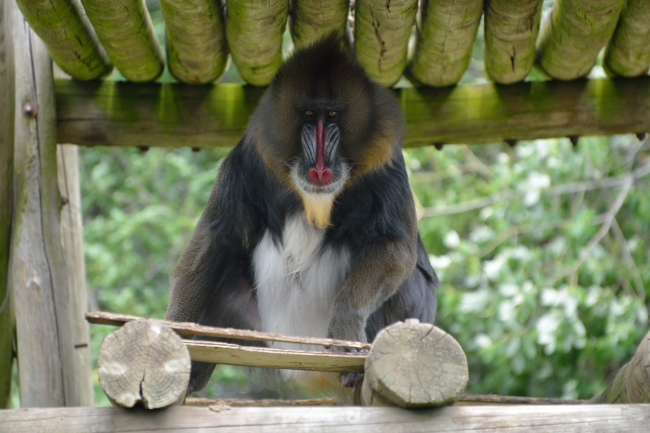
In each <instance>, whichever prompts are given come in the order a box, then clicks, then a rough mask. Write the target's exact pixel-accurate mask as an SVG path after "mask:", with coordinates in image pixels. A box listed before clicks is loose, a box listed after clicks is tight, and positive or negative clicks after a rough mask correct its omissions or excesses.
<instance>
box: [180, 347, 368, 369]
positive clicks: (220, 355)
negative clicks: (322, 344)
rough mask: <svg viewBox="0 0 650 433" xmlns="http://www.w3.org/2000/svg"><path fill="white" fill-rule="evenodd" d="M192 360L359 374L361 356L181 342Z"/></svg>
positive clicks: (362, 362)
mask: <svg viewBox="0 0 650 433" xmlns="http://www.w3.org/2000/svg"><path fill="white" fill-rule="evenodd" d="M184 343H185V345H186V346H187V348H188V349H189V351H190V357H191V358H192V361H198V362H207V363H211V364H228V365H240V366H244V367H259V368H279V369H289V370H305V371H325V372H336V373H338V372H350V373H362V372H363V366H364V364H365V362H366V354H364V353H340V352H315V351H307V350H288V349H273V348H267V347H248V346H239V345H237V344H228V343H218V342H213V341H199V340H184Z"/></svg>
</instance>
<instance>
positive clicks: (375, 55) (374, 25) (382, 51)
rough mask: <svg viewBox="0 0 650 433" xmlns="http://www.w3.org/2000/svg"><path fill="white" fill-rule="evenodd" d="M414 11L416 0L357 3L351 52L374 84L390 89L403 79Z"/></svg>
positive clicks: (378, 0) (370, 0)
mask: <svg viewBox="0 0 650 433" xmlns="http://www.w3.org/2000/svg"><path fill="white" fill-rule="evenodd" d="M417 9H418V2H417V0H393V1H385V0H356V2H355V12H354V45H355V49H354V52H355V55H356V57H357V60H358V61H359V63H361V65H362V66H363V68H364V69H365V70H366V72H367V73H368V76H370V78H372V80H373V81H375V82H377V83H379V84H383V85H384V86H386V87H391V86H393V85H394V84H395V83H397V81H398V80H399V79H400V78H401V77H402V72H404V68H405V67H406V53H407V51H408V43H409V36H411V28H412V24H413V22H414V21H415V13H416V12H417Z"/></svg>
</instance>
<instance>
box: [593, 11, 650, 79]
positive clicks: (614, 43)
mask: <svg viewBox="0 0 650 433" xmlns="http://www.w3.org/2000/svg"><path fill="white" fill-rule="evenodd" d="M603 67H604V68H605V71H607V73H608V74H610V75H620V76H623V77H638V76H640V75H644V74H646V73H647V72H648V68H650V2H648V1H647V0H628V1H627V2H626V3H625V7H624V8H623V11H622V12H621V17H620V18H619V21H618V24H617V25H616V30H615V31H614V35H613V36H612V39H610V41H609V44H607V49H606V50H605V58H604V60H603Z"/></svg>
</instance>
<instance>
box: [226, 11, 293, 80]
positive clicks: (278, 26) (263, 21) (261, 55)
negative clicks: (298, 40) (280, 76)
mask: <svg viewBox="0 0 650 433" xmlns="http://www.w3.org/2000/svg"><path fill="white" fill-rule="evenodd" d="M226 7H227V9H228V14H227V16H226V39H227V40H228V47H229V48H230V55H231V56H232V61H233V62H235V65H237V69H238V70H239V73H240V74H241V76H242V78H243V79H244V80H246V82H247V83H248V84H252V85H253V86H266V85H268V84H269V83H270V82H271V80H272V79H273V77H274V76H275V73H276V72H278V69H280V66H281V65H282V35H283V34H284V29H285V25H286V22H287V14H288V13H289V1H288V0H269V1H266V2H261V1H257V0H226Z"/></svg>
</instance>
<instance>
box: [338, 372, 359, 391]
mask: <svg viewBox="0 0 650 433" xmlns="http://www.w3.org/2000/svg"><path fill="white" fill-rule="evenodd" d="M339 380H340V381H341V385H343V386H344V387H345V388H354V387H356V386H357V385H358V384H360V383H361V381H362V380H363V373H341V374H340V375H339Z"/></svg>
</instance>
